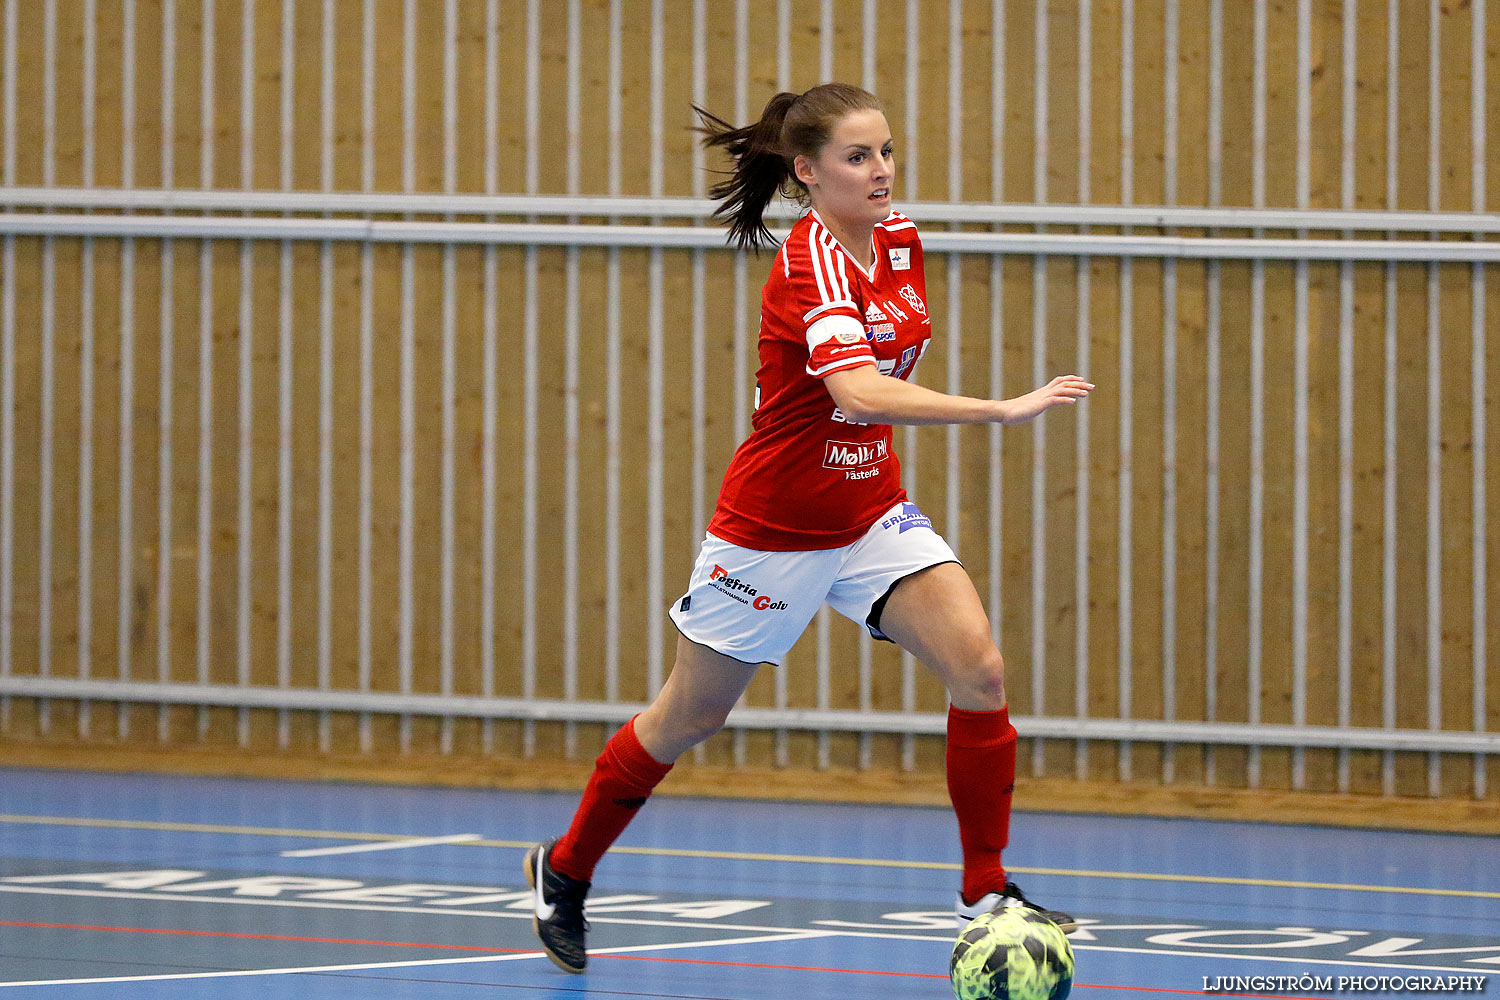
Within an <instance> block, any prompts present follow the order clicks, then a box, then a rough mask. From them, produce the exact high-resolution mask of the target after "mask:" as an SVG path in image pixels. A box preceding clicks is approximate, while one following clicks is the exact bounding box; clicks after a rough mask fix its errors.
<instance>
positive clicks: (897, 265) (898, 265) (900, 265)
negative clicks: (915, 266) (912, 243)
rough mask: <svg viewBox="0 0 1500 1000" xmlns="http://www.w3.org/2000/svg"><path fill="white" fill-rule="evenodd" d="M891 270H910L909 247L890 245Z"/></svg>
mask: <svg viewBox="0 0 1500 1000" xmlns="http://www.w3.org/2000/svg"><path fill="white" fill-rule="evenodd" d="M890 253H891V270H892V271H910V270H911V247H891V250H890Z"/></svg>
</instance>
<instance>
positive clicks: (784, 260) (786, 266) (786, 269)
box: [780, 243, 792, 278]
mask: <svg viewBox="0 0 1500 1000" xmlns="http://www.w3.org/2000/svg"><path fill="white" fill-rule="evenodd" d="M786 247H787V245H786V244H785V243H783V244H781V250H780V254H781V274H782V276H783V277H786V278H790V277H791V276H792V261H791V257H790V255H788V254H787V252H786Z"/></svg>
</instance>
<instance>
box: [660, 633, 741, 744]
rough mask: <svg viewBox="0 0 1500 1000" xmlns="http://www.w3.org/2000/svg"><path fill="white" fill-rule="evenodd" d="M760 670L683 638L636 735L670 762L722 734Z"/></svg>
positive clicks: (679, 637) (678, 640)
mask: <svg viewBox="0 0 1500 1000" xmlns="http://www.w3.org/2000/svg"><path fill="white" fill-rule="evenodd" d="M758 666H759V664H754V663H745V662H742V661H740V660H736V659H735V658H734V657H732V656H725V655H724V654H723V653H718V652H715V651H714V650H712V649H709V648H708V647H707V646H704V645H700V644H699V643H696V642H693V641H692V640H691V639H688V638H687V637H686V636H678V638H677V660H676V662H675V663H674V664H673V666H672V672H671V674H669V675H668V677H667V681H666V683H665V684H663V685H662V689H661V692H660V693H659V694H658V695H657V696H656V698H655V699H654V700H653V701H652V702H651V704H650V705H649V706H648V707H647V708H646V710H645V711H644V712H642V713H641V714H640V715H639V716H637V717H636V720H635V735H636V738H637V739H639V740H640V741H641V746H643V747H645V748H646V752H647V753H649V754H651V755H652V756H653V757H655V758H656V759H657V760H660V761H663V762H670V761H672V760H675V759H676V758H677V757H678V755H680V754H682V753H683V752H684V751H686V750H688V749H690V748H691V747H693V746H696V745H697V744H698V743H701V742H702V741H703V740H705V739H707V738H708V737H710V736H712V735H713V734H714V733H716V732H718V731H719V729H720V728H722V727H723V725H724V719H725V718H726V717H727V716H728V715H729V711H730V709H732V708H734V705H735V703H736V702H737V701H739V699H740V695H742V694H744V693H745V688H747V687H749V686H750V681H751V680H752V679H754V677H755V671H756V669H757V668H758Z"/></svg>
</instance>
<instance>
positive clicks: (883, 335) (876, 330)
mask: <svg viewBox="0 0 1500 1000" xmlns="http://www.w3.org/2000/svg"><path fill="white" fill-rule="evenodd" d="M868 337H869V339H870V340H873V341H875V342H876V343H877V344H880V343H884V342H885V341H887V340H895V339H896V324H895V323H876V324H875V325H873V326H871V327H870V329H869V333H868Z"/></svg>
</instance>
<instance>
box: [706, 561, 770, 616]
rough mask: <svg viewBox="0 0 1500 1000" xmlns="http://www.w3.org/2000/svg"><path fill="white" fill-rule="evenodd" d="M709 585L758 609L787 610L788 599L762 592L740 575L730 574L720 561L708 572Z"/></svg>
mask: <svg viewBox="0 0 1500 1000" xmlns="http://www.w3.org/2000/svg"><path fill="white" fill-rule="evenodd" d="M708 585H709V586H710V587H712V588H714V589H715V590H717V591H718V592H719V593H721V594H723V595H724V596H726V597H732V598H734V599H735V600H736V601H739V602H740V603H741V604H748V605H750V606H751V607H752V608H754V609H755V610H756V611H785V610H786V608H787V604H786V601H778V600H777V599H776V598H774V597H770V596H769V595H766V594H762V593H761V592H760V591H758V590H756V589H755V588H754V587H752V586H750V584H748V583H746V582H745V581H744V580H741V579H740V578H739V577H735V576H730V575H729V571H728V570H726V569H725V568H724V567H723V566H720V565H719V564H718V563H714V568H713V571H712V572H711V573H709V574H708Z"/></svg>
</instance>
